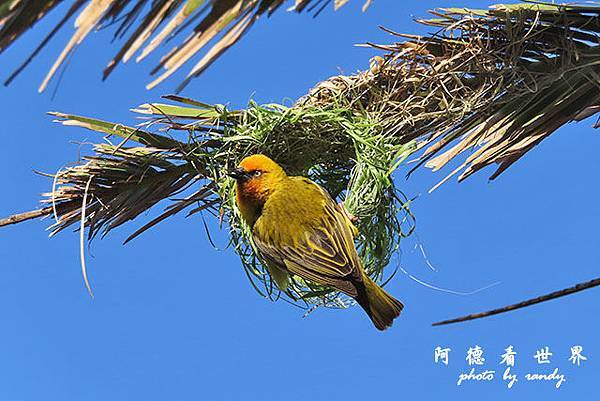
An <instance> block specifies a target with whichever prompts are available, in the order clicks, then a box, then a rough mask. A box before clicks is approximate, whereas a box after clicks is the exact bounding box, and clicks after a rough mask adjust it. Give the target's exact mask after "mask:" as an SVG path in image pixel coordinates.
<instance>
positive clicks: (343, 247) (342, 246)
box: [254, 188, 362, 295]
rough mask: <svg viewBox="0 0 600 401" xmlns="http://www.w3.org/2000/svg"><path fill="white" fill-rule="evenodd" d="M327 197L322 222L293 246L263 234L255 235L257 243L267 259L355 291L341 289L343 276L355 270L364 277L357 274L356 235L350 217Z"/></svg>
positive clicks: (291, 271) (324, 281)
mask: <svg viewBox="0 0 600 401" xmlns="http://www.w3.org/2000/svg"><path fill="white" fill-rule="evenodd" d="M319 189H320V188H319ZM320 190H321V189H320ZM326 196H327V200H326V201H325V205H324V213H323V220H322V222H321V224H319V225H318V227H313V228H307V229H305V231H304V232H301V233H299V238H296V241H294V244H293V245H283V244H278V243H273V242H271V241H269V240H264V239H262V238H261V236H260V235H255V236H254V242H255V244H256V246H257V247H258V249H259V251H260V252H261V254H263V255H264V257H265V258H266V259H267V260H269V261H270V262H272V263H276V264H277V265H278V266H279V267H281V268H283V269H285V270H287V271H289V272H290V273H292V274H296V275H298V276H300V277H302V278H304V279H307V280H311V281H313V282H315V283H319V284H323V285H328V286H332V287H335V288H338V289H342V290H344V291H351V289H348V288H346V286H344V288H340V279H345V278H348V276H351V275H353V273H354V274H355V276H356V277H362V276H361V275H358V274H356V273H357V269H360V262H359V260H358V255H357V254H356V249H355V247H354V240H353V238H354V235H353V232H352V229H351V227H350V225H349V224H348V221H347V220H348V219H347V217H346V216H344V215H343V212H341V211H340V209H339V208H338V205H336V204H335V202H334V201H333V200H332V199H331V198H330V197H329V195H326ZM344 281H345V280H344ZM350 295H352V294H350Z"/></svg>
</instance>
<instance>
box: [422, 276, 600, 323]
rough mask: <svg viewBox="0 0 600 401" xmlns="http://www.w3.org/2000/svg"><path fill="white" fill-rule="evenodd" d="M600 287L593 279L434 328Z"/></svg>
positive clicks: (598, 280)
mask: <svg viewBox="0 0 600 401" xmlns="http://www.w3.org/2000/svg"><path fill="white" fill-rule="evenodd" d="M599 285H600V278H596V279H593V280H590V281H587V282H584V283H579V284H577V285H574V286H573V287H569V288H565V289H563V290H559V291H554V292H551V293H550V294H546V295H542V296H539V297H537V298H531V299H528V300H526V301H522V302H519V303H516V304H512V305H508V306H504V307H502V308H498V309H492V310H489V311H487V312H480V313H473V314H471V315H466V316H462V317H457V318H455V319H449V320H443V321H441V322H436V323H433V324H432V326H442V325H445V324H450V323H459V322H466V321H467V320H474V319H480V318H482V317H487V316H492V315H498V314H500V313H505V312H510V311H513V310H515V309H520V308H525V307H527V306H531V305H535V304H539V303H541V302H546V301H550V300H552V299H556V298H560V297H564V296H566V295H570V294H574V293H576V292H579V291H583V290H587V289H589V288H592V287H597V286H599Z"/></svg>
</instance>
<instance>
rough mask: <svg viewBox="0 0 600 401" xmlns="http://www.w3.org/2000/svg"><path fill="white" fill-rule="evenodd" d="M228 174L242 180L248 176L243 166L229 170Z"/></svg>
mask: <svg viewBox="0 0 600 401" xmlns="http://www.w3.org/2000/svg"><path fill="white" fill-rule="evenodd" d="M227 175H228V176H230V177H231V178H233V179H235V180H242V179H244V178H246V177H247V176H248V173H246V171H245V170H244V169H243V168H239V167H236V168H233V169H231V170H229V171H228V172H227Z"/></svg>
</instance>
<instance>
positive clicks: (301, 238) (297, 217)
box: [229, 154, 404, 330]
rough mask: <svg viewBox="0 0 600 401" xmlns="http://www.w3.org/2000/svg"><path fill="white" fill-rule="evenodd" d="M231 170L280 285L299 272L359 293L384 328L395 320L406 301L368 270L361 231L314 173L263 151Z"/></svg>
mask: <svg viewBox="0 0 600 401" xmlns="http://www.w3.org/2000/svg"><path fill="white" fill-rule="evenodd" d="M229 176H231V177H232V178H234V179H235V180H236V183H237V184H236V202H237V206H238V208H239V210H240V212H241V214H242V217H243V219H244V220H245V222H246V223H247V224H248V225H249V226H250V227H251V228H252V238H253V240H254V243H255V245H256V247H257V248H258V251H259V253H260V256H261V257H262V259H263V260H264V262H265V264H266V266H267V268H268V269H269V273H270V274H271V277H272V278H273V279H274V280H275V282H276V284H277V286H278V287H279V289H280V290H282V291H285V290H286V288H287V285H288V282H289V275H290V274H293V275H297V276H299V277H301V278H303V279H305V280H310V281H312V282H314V283H318V284H320V285H324V286H327V287H332V288H335V289H336V290H338V291H342V292H343V293H345V294H347V295H349V296H350V297H352V298H354V299H355V300H356V302H357V303H358V304H359V305H360V306H361V307H362V308H363V309H364V310H365V312H366V313H367V315H369V318H371V320H372V321H373V324H374V325H375V327H377V328H378V329H379V330H385V329H386V328H388V327H389V326H391V325H392V322H393V320H394V319H395V318H396V317H397V316H398V315H400V312H402V308H403V307H404V306H403V305H402V303H401V302H400V301H398V300H397V299H395V298H394V297H392V296H391V295H389V294H388V293H387V292H385V291H384V290H383V289H382V288H381V287H379V286H378V285H377V284H376V283H375V282H374V281H373V280H371V278H369V276H367V274H366V273H365V271H364V270H363V268H362V265H361V262H360V259H359V257H358V254H357V252H356V247H355V246H354V237H355V236H356V235H357V233H358V231H357V229H356V227H355V226H354V225H353V224H352V222H351V221H350V219H349V218H348V215H347V214H346V213H345V211H344V210H343V209H342V208H343V207H342V206H340V205H338V204H336V203H335V201H334V200H333V199H332V198H331V196H330V195H329V194H328V193H327V191H325V190H324V189H323V188H321V187H320V186H319V185H317V184H315V183H314V182H312V181H311V180H309V179H308V178H305V177H291V176H288V175H287V174H286V173H285V171H283V169H282V168H281V167H280V166H279V165H278V164H277V163H275V162H274V161H273V160H271V159H269V158H268V157H267V156H264V155H259V154H257V155H252V156H249V157H246V158H245V159H244V160H242V162H241V163H240V165H239V166H238V167H237V168H235V169H234V170H232V171H230V172H229Z"/></svg>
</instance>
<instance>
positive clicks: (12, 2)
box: [0, 0, 370, 91]
mask: <svg viewBox="0 0 600 401" xmlns="http://www.w3.org/2000/svg"><path fill="white" fill-rule="evenodd" d="M284 2H285V0H211V1H206V0H185V1H184V0H159V1H152V2H150V1H148V0H142V1H133V0H125V1H123V0H74V1H73V2H72V4H71V6H70V7H69V8H68V9H67V10H66V11H65V14H64V16H63V18H61V19H60V20H59V22H58V23H57V24H56V26H55V27H54V28H53V29H52V30H51V31H50V32H49V33H48V34H47V36H46V37H45V38H44V39H43V40H42V42H41V43H40V44H39V46H38V47H37V48H36V49H35V50H34V51H33V52H32V54H31V55H30V56H29V57H28V58H27V60H25V61H24V63H23V64H22V65H21V66H20V67H19V68H17V69H16V71H15V72H14V73H13V74H11V75H10V76H9V77H8V79H7V80H6V81H5V84H9V83H10V82H11V81H12V80H13V79H14V78H15V77H16V75H18V74H19V73H20V72H21V71H22V70H23V69H24V68H25V67H26V66H27V65H28V64H29V63H30V62H31V61H32V59H33V58H34V57H35V56H36V55H37V54H38V53H39V52H40V50H41V49H42V48H43V47H45V46H46V44H47V43H48V42H49V41H50V39H52V37H54V35H55V34H56V33H57V32H58V31H59V30H60V29H62V28H63V26H64V25H65V23H67V22H68V21H69V20H70V18H71V17H72V16H73V15H75V14H77V17H76V19H75V32H74V33H73V35H72V36H71V39H70V40H69V41H68V43H67V44H66V45H65V47H64V48H63V50H62V52H61V53H60V54H59V56H58V57H57V59H56V61H55V62H54V64H53V65H52V67H51V68H50V70H49V72H48V74H47V75H46V77H45V78H44V80H43V82H42V84H41V85H40V87H39V90H40V91H43V90H45V89H46V87H47V86H48V83H49V82H50V80H51V79H52V78H53V77H54V76H55V74H56V72H57V71H58V69H59V67H60V66H61V65H63V63H64V62H65V60H66V59H67V56H68V55H69V54H70V53H71V52H72V51H73V50H74V49H75V47H76V46H78V45H79V44H81V43H82V42H83V40H85V38H86V37H87V36H88V35H89V34H90V33H91V32H92V31H95V30H98V29H100V28H103V27H106V26H110V25H117V28H116V29H115V33H114V39H123V38H126V39H125V42H124V44H123V45H122V47H121V48H120V49H119V50H118V52H117V54H116V55H115V56H114V58H113V59H112V60H110V62H109V63H108V64H107V66H106V68H105V69H104V74H103V77H104V79H106V78H107V77H108V76H109V75H110V74H111V73H112V71H113V70H114V69H115V67H116V66H117V65H118V64H119V63H120V62H124V63H125V62H127V61H129V60H131V59H134V58H135V60H136V61H137V62H139V61H141V60H143V59H145V58H146V57H147V56H148V55H149V54H150V53H152V52H154V51H155V50H156V49H157V48H158V47H159V46H161V45H163V44H165V43H166V42H168V41H169V40H170V39H172V38H173V37H175V36H183V35H181V33H182V31H186V29H187V31H190V30H191V31H192V33H191V34H190V35H188V36H187V37H186V38H185V39H183V40H182V42H181V43H179V44H178V45H176V46H172V47H171V49H170V51H168V52H166V53H165V55H164V57H163V58H162V59H161V61H160V63H159V65H158V66H156V68H155V69H154V73H158V72H159V71H160V70H164V71H163V72H162V73H161V74H159V75H158V77H156V78H155V79H154V80H153V81H152V82H150V83H149V84H148V88H152V87H155V86H156V85H158V84H160V83H161V82H163V81H164V80H166V79H167V78H168V77H170V76H171V75H172V74H173V73H174V72H175V71H177V70H178V69H179V68H181V67H182V66H183V65H184V64H186V63H188V62H190V61H191V60H192V58H193V57H194V56H195V55H196V54H197V53H199V52H201V51H202V50H203V49H204V48H205V47H206V46H208V44H209V43H212V45H211V47H210V49H209V50H208V51H207V52H206V53H205V54H204V56H203V57H202V58H201V59H200V60H199V61H198V62H197V63H196V64H195V65H194V66H193V67H192V69H191V70H190V71H189V73H188V76H187V78H186V79H185V80H184V82H183V83H182V84H181V85H180V89H181V88H183V86H185V85H186V84H187V83H188V82H189V81H190V80H191V79H192V78H194V77H196V76H198V75H200V74H201V73H202V72H203V71H204V70H205V69H206V68H208V67H209V66H210V65H211V64H212V63H213V62H214V61H216V60H217V58H219V57H220V56H221V55H222V54H223V53H224V52H225V51H226V50H227V49H229V48H230V47H231V46H233V45H234V44H235V43H237V41H238V40H240V38H241V37H242V36H243V35H244V33H246V31H247V30H248V29H250V28H251V27H252V25H253V24H254V23H255V22H256V21H257V20H258V18H259V17H261V16H262V15H264V14H267V15H271V14H272V13H273V12H275V11H276V10H277V9H278V8H279V7H280V6H281V5H282V4H283V3H284ZM346 2H347V0H346V1H337V0H336V1H335V3H334V4H335V9H338V8H339V7H341V6H342V5H343V4H344V3H346ZM60 3H62V1H61V0H37V1H33V2H32V1H27V0H0V52H2V51H3V50H5V49H6V48H8V47H9V46H10V45H11V44H13V43H14V42H15V41H16V40H17V39H18V38H19V37H20V36H21V35H22V34H23V33H24V32H25V31H27V30H28V29H29V28H31V27H32V26H34V25H35V24H36V23H37V22H38V21H39V20H40V19H42V18H44V17H45V16H46V15H47V14H48V13H49V12H50V11H52V10H53V9H54V8H56V6H58V5H60ZM328 3H331V0H325V1H322V0H319V1H316V0H296V1H295V2H294V5H293V6H292V7H291V8H290V10H295V11H297V12H301V11H303V10H304V9H306V8H307V7H308V10H312V9H313V8H314V7H315V6H319V7H324V6H326V5H327V4H328ZM369 3H370V1H367V2H366V3H365V7H366V6H368V4H369ZM311 5H312V7H310V6H311ZM190 27H193V29H189V28H190ZM129 31H132V32H131V33H128V32H129Z"/></svg>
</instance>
